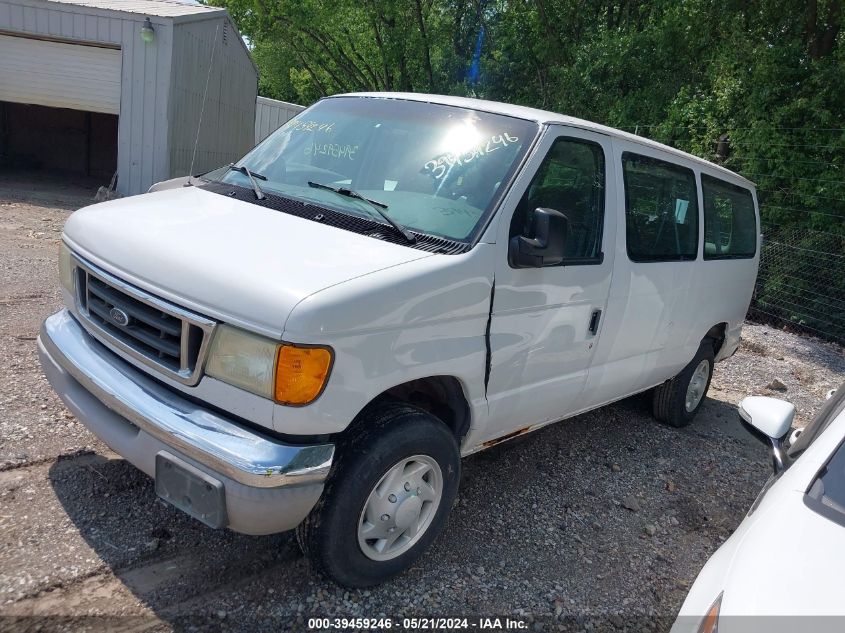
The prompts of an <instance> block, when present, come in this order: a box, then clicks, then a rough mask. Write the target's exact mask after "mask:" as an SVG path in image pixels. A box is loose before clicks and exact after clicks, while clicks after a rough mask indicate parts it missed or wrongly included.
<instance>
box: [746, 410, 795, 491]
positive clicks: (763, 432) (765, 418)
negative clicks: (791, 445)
mask: <svg viewBox="0 0 845 633" xmlns="http://www.w3.org/2000/svg"><path fill="white" fill-rule="evenodd" d="M739 417H740V419H741V420H742V424H743V426H745V428H746V429H748V430H749V431H750V432H751V434H752V435H753V436H754V437H756V438H757V439H759V440H760V441H762V442H763V443H765V444H766V445H771V447H772V468H773V469H774V471H775V474H776V475H777V474H778V473H781V472H783V471H784V470H786V469H787V468H789V466H790V464H791V463H792V462H791V460H790V459H789V457H788V456H787V454H786V447H785V445H784V441H785V440H786V436H787V435H788V434H789V430H790V428H791V427H792V420H793V419H794V418H795V405H793V404H792V403H791V402H786V401H785V400H779V399H778V398H767V397H765V396H749V397H748V398H745V399H743V401H742V402H740V403H739Z"/></svg>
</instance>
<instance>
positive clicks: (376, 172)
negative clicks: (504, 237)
mask: <svg viewBox="0 0 845 633" xmlns="http://www.w3.org/2000/svg"><path fill="white" fill-rule="evenodd" d="M538 131H539V126H538V125H537V123H534V122H531V121H526V120H523V119H517V118H513V117H508V116H503V115H497V114H490V113H486V112H480V111H476V110H469V109H465V108H457V107H451V106H444V105H436V104H431V103H422V102H415V101H403V100H397V99H384V98H363V97H338V98H332V99H325V100H323V101H320V102H318V103H317V104H315V105H314V106H312V107H311V108H308V109H307V110H305V111H304V112H302V113H301V114H300V115H299V116H297V117H295V118H293V119H291V120H290V121H288V122H287V123H286V124H285V125H284V126H282V127H281V128H279V129H278V130H277V131H276V132H274V133H273V134H271V135H270V136H269V137H268V138H267V139H265V140H264V141H263V142H262V143H260V144H259V145H258V146H257V147H256V148H255V149H253V150H252V151H251V152H249V154H247V155H246V156H245V157H244V158H243V160H241V161H240V162H239V163H238V166H242V167H247V168H248V169H249V170H250V171H251V172H252V173H253V174H254V175H256V177H258V176H260V177H261V179H260V181H259V184H260V187H261V190H262V191H263V192H265V193H267V194H274V193H275V194H277V195H279V194H280V195H283V196H287V197H291V198H296V199H299V200H305V201H308V202H313V203H316V204H319V205H321V206H323V207H328V208H331V209H334V210H337V211H341V212H343V213H348V214H355V215H359V216H362V217H367V218H372V219H374V220H376V221H378V222H383V220H382V218H380V217H379V216H378V213H377V212H375V210H374V209H373V206H372V204H371V203H368V202H366V201H364V200H361V199H359V198H355V197H352V196H349V195H338V193H337V192H335V191H331V190H330V189H327V188H323V187H319V186H318V185H329V186H330V187H334V188H342V189H347V190H352V191H353V192H356V193H358V194H360V195H361V196H363V197H365V198H370V199H371V200H375V201H376V202H378V203H381V204H380V205H379V207H380V208H381V210H382V211H384V213H385V214H387V215H388V216H389V217H390V219H392V220H394V221H395V222H396V223H398V224H399V225H401V226H403V227H405V228H407V229H411V230H412V231H417V232H419V233H425V234H430V235H436V236H441V237H445V238H448V239H451V240H456V241H464V242H468V241H470V240H472V239H474V237H475V235H476V234H477V233H478V232H479V231H481V230H482V228H483V227H484V225H485V223H486V222H485V220H486V218H487V217H488V216H489V214H490V213H491V212H492V211H493V209H494V208H495V205H496V203H497V202H498V200H499V198H500V196H501V195H502V194H503V192H504V190H505V188H506V185H507V183H508V181H509V180H510V178H511V177H512V176H513V174H514V172H515V171H516V168H517V167H518V165H519V163H520V161H521V159H522V158H523V156H524V155H525V153H526V151H527V150H528V147H529V146H530V145H531V142H532V141H533V140H534V138H535V137H536V135H537V133H538ZM265 178H266V180H265ZM222 180H223V182H227V183H230V184H237V185H240V186H243V187H251V184H250V181H249V178H248V176H247V175H246V172H245V171H243V170H241V171H235V170H229V171H227V172H226V173H225V175H223V177H222ZM309 183H311V184H309Z"/></svg>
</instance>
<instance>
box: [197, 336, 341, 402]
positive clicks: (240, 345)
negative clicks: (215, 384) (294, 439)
mask: <svg viewBox="0 0 845 633" xmlns="http://www.w3.org/2000/svg"><path fill="white" fill-rule="evenodd" d="M331 364H332V352H331V350H330V349H329V348H326V347H300V346H296V345H290V344H288V343H281V344H279V343H277V342H276V341H273V340H271V339H268V338H264V337H263V336H258V335H256V334H250V333H249V332H245V331H243V330H240V329H237V328H234V327H231V326H229V325H221V326H219V327H218V328H217V331H216V333H215V335H214V340H213V341H212V343H211V349H210V350H209V356H208V364H207V365H206V373H207V374H208V375H209V376H213V377H214V378H217V379H219V380H222V381H223V382H227V383H229V384H230V385H234V386H236V387H240V388H241V389H246V390H247V391H250V392H252V393H255V394H258V395H259V396H263V397H265V398H273V399H274V400H276V402H279V403H281V404H287V405H296V406H301V405H305V404H309V403H310V402H313V401H314V400H316V399H317V397H318V396H319V395H320V393H322V391H323V387H324V386H325V384H326V381H327V380H328V377H329V371H330V370H331Z"/></svg>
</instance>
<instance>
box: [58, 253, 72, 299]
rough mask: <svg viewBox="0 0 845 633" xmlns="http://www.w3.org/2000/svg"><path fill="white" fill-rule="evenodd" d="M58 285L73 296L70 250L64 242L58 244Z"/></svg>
mask: <svg viewBox="0 0 845 633" xmlns="http://www.w3.org/2000/svg"><path fill="white" fill-rule="evenodd" d="M59 283H61V284H62V286H63V287H64V288H65V290H67V291H68V292H70V293H71V294H73V292H74V287H73V264H72V263H71V258H70V249H69V248H68V247H67V246H66V245H65V243H64V242H60V243H59Z"/></svg>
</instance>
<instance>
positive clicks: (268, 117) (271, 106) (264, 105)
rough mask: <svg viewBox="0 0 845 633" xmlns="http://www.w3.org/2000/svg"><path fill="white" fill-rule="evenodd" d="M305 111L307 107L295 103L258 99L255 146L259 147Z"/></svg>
mask: <svg viewBox="0 0 845 633" xmlns="http://www.w3.org/2000/svg"><path fill="white" fill-rule="evenodd" d="M304 109H305V106H301V105H296V104H295V103H288V102H286V101H276V100H275V99H268V98H267V97H257V98H256V100H255V144H256V145H258V144H259V143H260V142H261V141H263V140H264V139H265V138H267V137H268V136H270V134H271V133H273V132H275V131H276V130H278V129H279V128H280V127H281V126H282V125H284V124H285V123H287V122H288V121H290V120H291V119H292V118H293V117H295V116H296V115H297V114H299V113H300V112H302V111H303V110H304Z"/></svg>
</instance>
